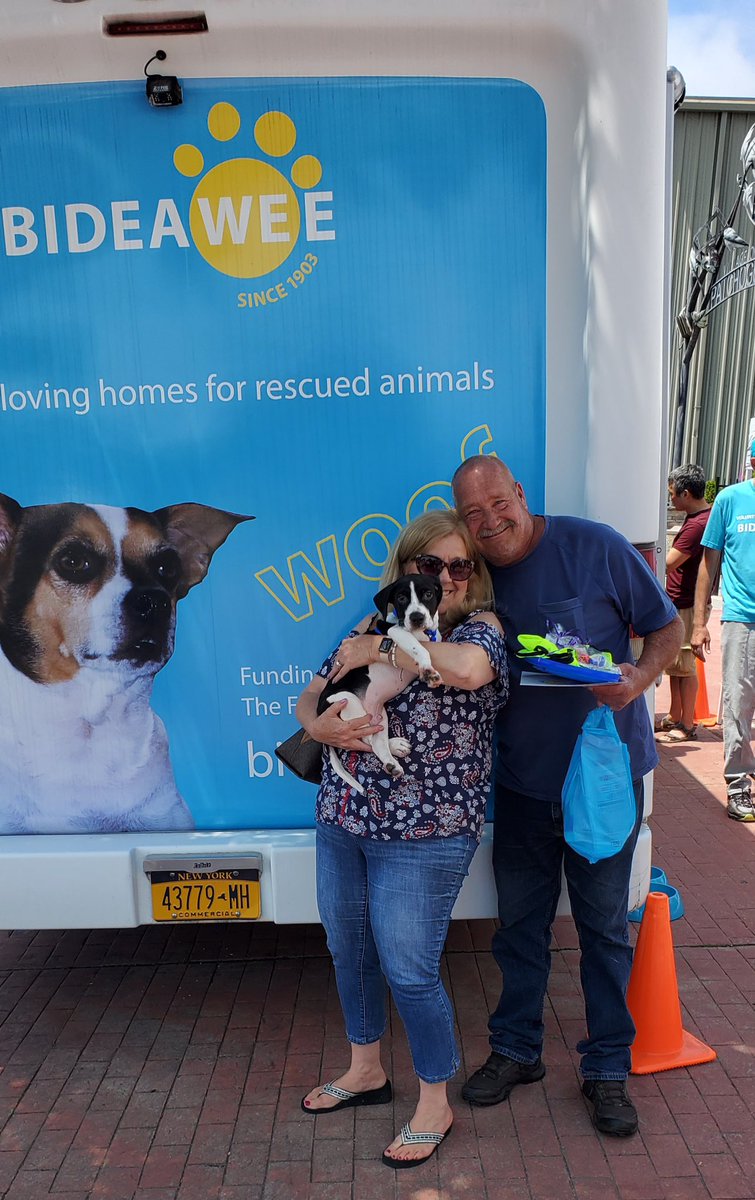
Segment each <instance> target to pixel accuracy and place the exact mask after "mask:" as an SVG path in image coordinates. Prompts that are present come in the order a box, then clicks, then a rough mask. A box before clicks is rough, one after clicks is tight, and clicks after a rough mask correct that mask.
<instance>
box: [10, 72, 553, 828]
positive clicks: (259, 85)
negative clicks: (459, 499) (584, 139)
mask: <svg viewBox="0 0 755 1200" xmlns="http://www.w3.org/2000/svg"><path fill="white" fill-rule="evenodd" d="M0 120H2V127H3V139H2V150H1V151H0V154H1V162H2V175H1V177H0V209H1V210H2V211H1V215H2V238H1V240H0V260H1V261H0V270H1V271H2V288H1V289H0V312H1V320H0V439H1V442H2V470H1V472H0V493H3V497H2V498H0V645H1V646H2V653H1V654H0V695H1V696H2V698H0V832H5V833H24V832H31V833H39V832H78V831H96V830H134V829H136V830H138V829H180V828H192V827H196V828H198V829H216V828H226V829H229V828H230V829H234V828H295V827H303V826H308V825H311V823H312V811H313V801H314V794H313V791H312V789H311V787H308V786H307V785H306V784H304V783H301V782H299V781H298V780H296V779H295V778H294V776H293V775H291V774H289V773H288V772H286V771H285V768H284V767H283V766H282V765H281V764H280V763H279V762H278V760H277V759H276V758H275V757H274V754H273V751H274V748H275V745H276V743H278V742H280V741H283V740H284V739H285V738H286V737H287V736H288V735H289V734H290V733H292V732H293V731H294V729H295V728H296V722H295V718H294V715H293V711H294V707H295V704H296V700H297V698H298V695H299V693H300V692H301V690H302V689H303V687H304V686H305V684H306V683H307V682H308V680H309V679H310V678H311V674H312V672H313V671H315V670H316V669H317V668H318V667H319V665H320V663H321V662H322V660H323V659H324V657H325V656H326V654H327V653H328V652H329V650H330V649H331V648H332V647H333V645H335V644H336V643H337V642H338V641H339V640H340V638H341V637H342V636H343V634H344V633H345V632H346V631H347V630H348V629H349V628H350V627H351V626H352V625H353V624H354V623H355V622H356V621H357V620H358V619H359V618H360V617H361V616H362V615H364V614H365V613H366V612H368V611H369V610H370V607H371V597H372V595H373V594H374V592H375V591H377V588H378V581H379V579H380V574H381V569H382V565H383V563H384V562H385V559H386V557H387V554H388V548H389V546H390V543H391V542H392V540H393V539H394V537H395V535H396V533H397V531H398V530H399V529H400V527H401V526H402V524H403V523H404V522H405V521H406V520H407V519H408V518H410V517H413V516H416V515H418V514H419V513H421V512H423V511H425V510H426V509H427V508H431V507H434V506H444V505H450V504H451V503H452V501H451V494H450V486H449V480H450V478H451V475H452V474H453V471H454V470H455V468H456V466H458V464H459V462H460V461H461V459H462V458H464V457H467V456H469V455H471V454H476V453H480V452H482V453H492V452H496V451H497V452H498V453H500V454H501V455H502V456H503V457H505V458H506V460H507V461H508V462H509V463H510V464H511V465H512V466H513V467H514V469H515V471H516V473H517V476H518V478H519V479H520V480H521V482H522V483H523V485H524V487H525V490H526V492H527V495H528V499H529V501H530V504H531V506H533V507H535V508H540V507H541V505H542V501H543V464H544V458H545V378H544V361H545V212H546V130H545V114H544V111H543V106H542V102H541V101H540V98H539V97H538V96H537V94H536V93H535V92H534V91H533V90H532V89H531V88H529V87H527V86H526V85H524V84H522V83H518V82H516V81H511V80H491V79H308V80H293V81H292V80H272V79H271V80H255V81H246V80H238V79H216V80H192V79H187V80H185V81H184V103H183V105H182V106H181V107H177V108H165V109H155V108H151V107H150V106H149V105H148V104H147V103H146V100H145V96H144V85H143V82H142V83H139V82H138V81H135V82H133V83H131V82H128V83H100V84H82V85H75V86H74V85H71V86H60V87H57V86H51V87H39V88H31V87H30V88H11V89H5V90H0ZM243 517H254V520H253V521H251V520H240V519H239V518H243ZM174 643H175V644H174Z"/></svg>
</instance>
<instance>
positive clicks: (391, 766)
mask: <svg viewBox="0 0 755 1200" xmlns="http://www.w3.org/2000/svg"><path fill="white" fill-rule="evenodd" d="M385 769H386V771H387V772H388V774H389V775H390V777H391V779H399V778H400V777H401V776H402V775H403V774H404V768H403V767H402V766H401V765H400V764H399V763H397V762H388V763H386V764H385Z"/></svg>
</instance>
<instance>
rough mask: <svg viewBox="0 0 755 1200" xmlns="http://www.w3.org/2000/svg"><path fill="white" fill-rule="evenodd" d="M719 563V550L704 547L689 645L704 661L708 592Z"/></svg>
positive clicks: (707, 632)
mask: <svg viewBox="0 0 755 1200" xmlns="http://www.w3.org/2000/svg"><path fill="white" fill-rule="evenodd" d="M720 565H721V551H720V550H713V549H711V547H710V546H706V547H705V553H704V554H703V557H702V559H701V561H700V570H699V571H698V572H697V584H696V586H695V611H694V614H693V616H692V637H691V638H690V645H691V647H692V653H693V654H695V655H696V656H697V657H698V658H701V659H702V660H703V662H705V651H706V650H707V651H710V630H709V629H708V622H707V619H706V618H707V615H708V602H709V600H710V594H711V592H712V591H713V584H714V582H715V579H716V576H717V575H718V568H719V567H720Z"/></svg>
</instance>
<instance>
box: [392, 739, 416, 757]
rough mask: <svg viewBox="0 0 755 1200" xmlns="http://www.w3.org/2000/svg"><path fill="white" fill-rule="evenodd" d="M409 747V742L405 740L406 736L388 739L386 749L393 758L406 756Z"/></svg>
mask: <svg viewBox="0 0 755 1200" xmlns="http://www.w3.org/2000/svg"><path fill="white" fill-rule="evenodd" d="M411 748H412V747H411V742H407V740H406V738H389V739H388V749H389V750H390V752H391V754H392V755H393V757H394V758H406V756H407V754H408V753H409V751H410V750H411Z"/></svg>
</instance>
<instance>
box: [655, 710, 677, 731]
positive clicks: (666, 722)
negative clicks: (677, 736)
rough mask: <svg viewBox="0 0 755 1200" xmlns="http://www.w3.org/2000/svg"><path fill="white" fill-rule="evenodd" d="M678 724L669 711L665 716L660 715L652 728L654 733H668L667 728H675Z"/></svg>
mask: <svg viewBox="0 0 755 1200" xmlns="http://www.w3.org/2000/svg"><path fill="white" fill-rule="evenodd" d="M678 724H679V722H678V721H675V720H674V718H673V717H672V716H671V715H670V713H667V714H666V716H665V717H661V718H660V719H659V720H658V721H656V722H655V725H654V727H653V729H654V732H655V733H668V732H669V730H671V729H676V727H677V725H678Z"/></svg>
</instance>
